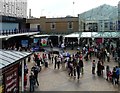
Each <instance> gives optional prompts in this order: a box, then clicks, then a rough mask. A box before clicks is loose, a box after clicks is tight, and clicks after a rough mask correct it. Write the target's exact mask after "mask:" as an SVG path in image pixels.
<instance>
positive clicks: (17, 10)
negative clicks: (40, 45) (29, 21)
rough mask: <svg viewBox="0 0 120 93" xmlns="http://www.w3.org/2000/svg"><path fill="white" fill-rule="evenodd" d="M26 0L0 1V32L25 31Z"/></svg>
mask: <svg viewBox="0 0 120 93" xmlns="http://www.w3.org/2000/svg"><path fill="white" fill-rule="evenodd" d="M26 17H27V0H0V32H1V33H3V32H7V31H9V32H12V31H14V30H22V29H25V28H26V27H25V25H26Z"/></svg>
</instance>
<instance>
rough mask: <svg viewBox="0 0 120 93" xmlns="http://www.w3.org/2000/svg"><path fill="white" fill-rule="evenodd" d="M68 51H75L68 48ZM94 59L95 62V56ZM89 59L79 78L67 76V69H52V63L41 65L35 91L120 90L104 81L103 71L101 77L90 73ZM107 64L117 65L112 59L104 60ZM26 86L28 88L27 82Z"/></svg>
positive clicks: (29, 65)
mask: <svg viewBox="0 0 120 93" xmlns="http://www.w3.org/2000/svg"><path fill="white" fill-rule="evenodd" d="M69 52H70V53H72V52H75V51H73V50H72V51H71V50H70V51H69ZM92 60H93V59H92ZM92 60H91V61H92ZM95 60H96V62H97V59H96V58H95ZM91 61H88V62H86V61H84V74H83V75H81V76H80V79H79V80H78V79H75V78H74V77H69V76H68V73H67V71H64V70H62V69H60V70H58V69H54V67H53V65H52V64H50V65H49V67H48V68H44V67H42V71H41V72H40V73H39V75H38V81H39V84H40V85H39V86H38V87H36V88H35V91H120V86H118V85H112V83H111V82H109V81H106V76H105V74H106V73H105V72H104V74H103V77H102V76H101V77H98V76H97V74H95V75H92V72H91ZM33 64H34V63H32V62H30V63H28V67H29V68H31V67H32V66H33ZM107 64H109V65H110V67H111V68H112V67H114V66H116V65H117V63H115V62H113V60H111V62H110V63H108V62H105V66H106V65H107ZM111 70H112V69H111ZM28 80H29V79H28ZM27 87H28V88H27V89H29V82H28V86H27Z"/></svg>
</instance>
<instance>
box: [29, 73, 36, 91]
mask: <svg viewBox="0 0 120 93" xmlns="http://www.w3.org/2000/svg"><path fill="white" fill-rule="evenodd" d="M29 82H30V92H34V90H35V89H34V85H35V76H34V73H33V72H31V74H30V76H29Z"/></svg>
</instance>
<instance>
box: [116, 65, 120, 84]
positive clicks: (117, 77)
mask: <svg viewBox="0 0 120 93" xmlns="http://www.w3.org/2000/svg"><path fill="white" fill-rule="evenodd" d="M119 75H120V70H119V67H118V66H116V79H117V80H116V84H119Z"/></svg>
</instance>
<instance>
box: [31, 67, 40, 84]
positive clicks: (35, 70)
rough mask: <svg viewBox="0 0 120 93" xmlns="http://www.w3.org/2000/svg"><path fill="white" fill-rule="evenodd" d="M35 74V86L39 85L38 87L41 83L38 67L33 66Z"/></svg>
mask: <svg viewBox="0 0 120 93" xmlns="http://www.w3.org/2000/svg"><path fill="white" fill-rule="evenodd" d="M31 70H32V71H33V73H34V76H35V84H36V83H37V85H38V86H39V82H38V72H39V71H38V67H37V66H33V67H32V69H31Z"/></svg>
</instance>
